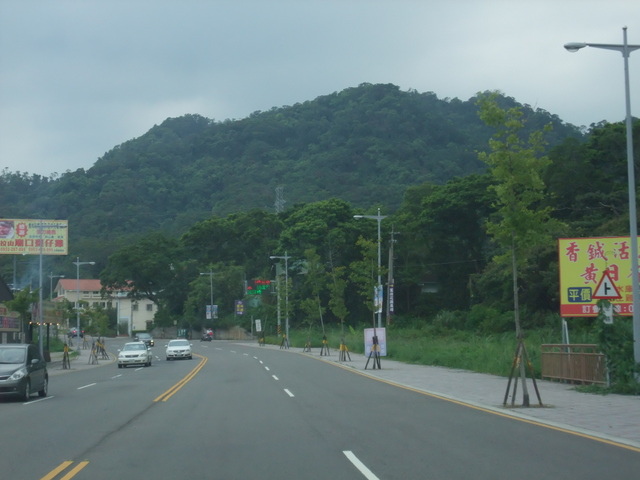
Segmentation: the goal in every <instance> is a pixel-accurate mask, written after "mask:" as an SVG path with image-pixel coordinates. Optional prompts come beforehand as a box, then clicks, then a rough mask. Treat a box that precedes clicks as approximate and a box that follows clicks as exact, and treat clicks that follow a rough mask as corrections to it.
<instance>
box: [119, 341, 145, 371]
mask: <svg viewBox="0 0 640 480" xmlns="http://www.w3.org/2000/svg"><path fill="white" fill-rule="evenodd" d="M152 358H153V355H152V354H151V348H150V347H148V346H147V344H146V343H144V342H129V343H125V344H124V346H123V347H122V349H120V350H118V368H123V367H126V366H128V365H144V366H145V367H150V366H151V359H152Z"/></svg>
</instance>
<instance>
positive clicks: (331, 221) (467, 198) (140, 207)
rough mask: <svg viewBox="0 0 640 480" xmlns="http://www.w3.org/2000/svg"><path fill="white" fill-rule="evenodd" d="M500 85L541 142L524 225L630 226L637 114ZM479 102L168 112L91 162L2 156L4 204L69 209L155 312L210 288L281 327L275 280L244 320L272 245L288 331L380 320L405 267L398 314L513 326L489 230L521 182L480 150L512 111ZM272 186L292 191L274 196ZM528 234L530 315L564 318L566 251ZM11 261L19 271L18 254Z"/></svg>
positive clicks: (363, 98) (102, 266) (524, 243)
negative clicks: (581, 123)
mask: <svg viewBox="0 0 640 480" xmlns="http://www.w3.org/2000/svg"><path fill="white" fill-rule="evenodd" d="M480 97H481V96H480ZM480 97H479V98H480ZM493 98H494V99H495V101H496V106H497V107H498V108H500V109H504V111H513V112H518V116H517V119H518V122H520V123H521V127H522V129H521V131H519V133H518V134H517V135H522V138H532V137H531V136H532V135H533V136H534V137H535V138H536V139H537V141H538V143H537V145H543V144H545V143H546V144H547V146H544V147H542V148H540V149H538V148H537V147H536V150H535V151H534V152H532V156H531V161H532V162H533V161H535V162H536V163H535V168H533V169H532V168H529V169H528V170H527V169H526V168H521V167H524V165H522V164H521V163H514V164H513V165H511V166H510V167H509V168H514V170H513V171H514V172H516V167H517V169H520V170H517V171H518V172H525V173H524V175H525V176H521V173H518V175H519V177H518V178H517V180H518V182H519V183H517V184H516V183H513V182H512V184H511V187H510V188H511V191H512V192H519V193H525V192H524V191H522V192H520V191H519V189H521V188H522V186H523V185H530V186H532V188H531V191H533V190H534V188H533V186H534V184H535V192H536V193H535V197H534V198H533V201H530V202H529V203H528V204H527V209H528V210H527V211H528V214H529V215H528V220H526V221H527V222H529V227H531V224H532V223H535V221H537V220H534V219H536V218H542V217H543V216H544V218H545V219H547V218H548V219H549V220H550V221H553V226H554V230H553V234H554V235H556V236H559V235H564V236H568V237H571V236H587V235H588V236H598V235H607V236H614V235H628V216H627V215H628V213H627V212H628V207H627V191H626V185H627V183H626V152H625V137H624V129H623V126H622V125H621V124H606V123H603V124H598V125H592V126H591V128H590V130H589V131H588V132H586V133H581V131H580V130H579V129H577V128H576V127H573V126H571V125H566V124H564V123H563V122H561V121H560V119H558V118H557V117H555V116H553V115H550V114H549V113H547V112H543V111H539V110H536V111H534V110H533V109H531V108H530V107H528V106H521V105H518V104H517V103H516V102H515V101H514V100H513V99H510V98H505V97H503V96H494V97H493ZM477 101H478V98H474V99H470V100H469V101H460V100H457V99H453V100H440V99H438V98H437V97H436V95H435V94H433V93H418V92H415V91H409V92H402V91H400V90H399V89H398V88H397V87H395V86H393V85H369V84H365V85H361V86H359V87H357V88H351V89H347V90H344V91H342V92H337V93H334V94H331V95H327V96H323V97H319V98H317V99H315V100H313V101H309V102H305V103H302V104H297V105H294V106H290V107H282V108H274V109H272V110H270V111H268V112H256V113H255V114H253V115H251V116H250V117H248V118H246V119H242V120H237V121H230V120H227V121H224V122H215V121H212V120H209V119H205V118H203V117H200V116H198V115H185V116H184V117H180V118H174V119H167V120H166V121H165V122H163V123H162V124H161V125H157V126H154V127H153V128H152V129H151V130H149V132H147V133H146V134H145V135H143V136H142V137H140V138H137V139H134V140H130V141H128V142H125V143H123V144H122V145H119V146H118V147H116V148H114V149H113V150H111V151H110V152H107V153H106V154H105V155H104V156H103V157H102V158H100V159H99V160H98V161H97V162H96V163H95V165H94V166H93V167H91V168H90V169H88V170H86V171H85V170H82V169H81V170H78V171H76V172H66V173H64V174H62V175H59V176H57V175H56V176H53V177H52V178H43V177H40V176H37V175H31V176H30V175H28V174H26V173H19V172H16V173H14V172H8V171H6V170H5V171H4V172H3V173H2V175H1V176H0V204H1V205H2V216H3V217H5V218H58V219H68V220H69V224H70V237H71V238H70V246H71V247H70V252H69V253H70V256H72V257H74V258H75V257H76V256H81V257H82V258H83V259H85V258H87V259H90V260H92V261H95V262H96V263H97V265H96V267H95V269H94V270H92V269H91V267H83V274H84V275H86V276H89V275H91V276H94V277H95V276H98V275H99V276H100V278H101V279H102V281H103V283H104V284H106V285H107V286H110V287H123V286H128V287H129V288H131V294H132V295H136V296H147V297H149V298H152V299H154V300H155V301H156V302H157V303H158V304H159V305H160V307H161V310H160V313H159V315H158V317H157V318H156V321H157V323H158V325H161V326H162V325H166V326H168V325H173V324H176V323H185V324H189V325H196V326H204V324H205V323H207V322H205V321H204V320H203V319H204V306H205V305H206V304H208V303H210V297H211V296H213V297H214V303H216V304H218V305H219V309H220V315H221V317H222V318H221V319H220V320H219V321H220V322H222V323H224V322H229V323H243V325H244V326H245V327H246V328H250V323H249V322H250V318H251V317H252V316H253V317H255V318H263V319H264V320H265V322H266V324H267V325H270V326H272V325H274V323H275V320H274V318H275V317H276V306H277V296H276V295H275V294H274V295H262V301H261V302H257V301H251V302H247V311H246V313H247V315H245V317H243V318H238V317H236V316H235V315H234V302H235V300H237V299H240V298H242V296H243V295H244V293H245V289H246V286H247V284H249V283H250V282H251V281H253V280H255V279H271V280H273V279H275V277H276V271H278V269H280V270H279V271H281V269H282V265H280V266H278V265H277V264H278V263H281V260H277V259H271V258H270V257H272V256H280V257H281V256H285V255H286V256H288V257H289V263H288V266H289V272H288V273H289V282H290V284H289V285H288V287H289V288H288V293H289V297H290V298H289V300H290V311H291V315H290V317H291V321H292V323H293V325H294V326H301V325H305V326H306V325H308V326H309V327H311V325H313V324H316V323H320V322H321V323H322V325H324V324H335V325H341V324H343V322H344V323H346V324H347V325H361V324H363V323H364V324H370V322H371V321H372V319H373V312H372V302H371V296H372V286H373V285H374V284H375V278H376V276H377V274H378V273H380V274H381V275H382V276H383V278H385V279H386V276H387V273H388V270H389V267H390V266H392V267H393V279H392V282H393V284H394V286H395V290H394V299H395V302H394V306H395V313H394V314H393V316H392V318H391V319H390V320H391V321H392V322H393V325H395V326H403V325H410V326H415V324H416V322H417V323H428V324H432V325H433V326H434V328H447V329H450V328H454V329H466V330H470V331H478V332H484V333H501V332H505V331H513V309H514V303H513V300H514V295H513V284H514V283H513V280H512V276H511V272H510V271H509V270H508V269H505V267H504V262H500V261H499V260H500V258H503V257H504V255H505V253H506V252H507V249H506V248H505V244H504V242H502V241H497V240H499V235H497V234H499V233H500V232H498V231H496V230H493V231H491V228H492V227H491V226H490V225H491V224H494V225H497V224H499V222H500V221H504V219H507V218H509V217H508V216H506V215H505V212H504V211H502V212H501V210H500V209H501V208H505V205H508V203H505V196H504V190H501V188H504V187H505V185H509V182H510V181H511V180H516V178H515V177H514V178H512V179H510V178H509V175H505V174H504V173H505V172H504V171H503V172H502V173H501V174H500V175H498V174H497V173H499V172H497V171H496V168H502V167H500V166H499V165H493V166H491V165H490V167H491V168H489V169H487V166H486V165H485V164H484V162H483V160H487V159H488V158H489V157H488V156H487V155H489V154H490V152H491V149H490V145H491V143H490V139H491V136H492V135H493V134H494V133H495V132H496V129H495V128H496V127H498V126H499V125H498V123H500V122H497V123H496V124H493V125H491V122H489V125H487V124H485V122H483V121H482V120H481V119H480V118H479V116H478V110H479V109H478V105H477ZM547 125H548V126H550V127H551V129H550V130H548V129H547ZM634 138H635V139H636V144H637V143H638V142H639V141H638V139H640V122H637V121H636V122H635V137H634ZM542 140H544V141H542ZM639 151H640V148H638V147H637V145H636V158H637V156H638V152H639ZM483 152H485V154H483ZM494 152H495V149H494ZM483 155H484V156H483ZM538 156H541V157H544V161H540V162H538V161H537V159H538V158H539V157H538ZM523 158H524V157H523ZM527 161H529V160H527ZM636 163H637V162H636ZM504 165H507V164H504ZM531 165H533V163H532V164H531ZM527 171H528V172H535V178H533V177H528V178H527V177H526V175H528V173H526V172H527ZM278 186H283V187H284V189H283V191H284V194H285V200H286V201H287V203H286V204H285V208H283V209H277V210H276V209H275V208H273V207H272V206H271V205H274V203H275V195H274V192H275V191H276V188H277V187H278ZM527 188H529V187H527ZM501 195H502V197H501ZM378 207H380V208H381V212H382V214H383V215H385V216H386V218H385V219H384V220H383V221H381V239H382V242H381V249H382V270H381V271H380V272H378V269H377V251H376V246H377V242H376V239H377V238H376V234H377V231H376V227H377V225H376V223H377V222H376V221H373V220H370V219H355V218H354V215H355V214H368V215H374V214H375V213H376V212H377V208H378ZM542 214H544V215H542ZM501 219H502V220H501ZM510 221H513V222H516V223H517V222H519V221H520V217H518V216H517V215H515V216H513V217H511V218H510ZM545 221H546V220H545ZM522 231H523V232H525V231H527V230H522ZM528 231H529V232H531V231H534V232H535V228H534V229H531V228H529V230H528ZM490 233H493V235H490ZM547 233H548V231H547ZM523 236H526V237H527V238H522V239H521V243H520V244H519V245H520V246H521V247H520V248H519V249H518V284H517V285H518V298H519V306H518V310H520V313H521V316H522V318H521V322H522V328H524V329H525V330H527V329H529V328H535V327H541V326H553V327H555V326H556V324H555V322H557V320H558V318H557V313H556V312H557V311H558V273H557V268H558V267H557V252H555V245H554V244H553V242H549V241H548V237H547V238H546V240H545V241H533V240H534V237H535V235H529V233H526V235H525V234H523ZM391 245H393V249H394V255H393V258H392V264H389V263H388V251H389V248H390V246H391ZM4 257H5V258H0V268H1V271H2V274H3V277H4V278H5V279H9V278H11V272H12V270H13V271H14V272H15V270H16V268H17V270H20V271H21V270H22V265H21V264H18V265H17V267H15V266H14V265H12V260H13V261H15V260H16V259H15V258H10V256H4ZM23 261H25V259H20V262H23ZM45 268H46V269H47V271H52V272H55V273H56V274H65V275H67V276H69V277H74V276H75V268H74V267H73V265H72V264H71V262H70V261H69V259H67V258H47V265H46V266H45ZM21 277H22V275H21V274H19V275H18V279H20V278H21ZM383 283H387V281H386V280H385V282H383ZM389 283H391V282H389ZM270 293H275V292H273V291H272V292H270Z"/></svg>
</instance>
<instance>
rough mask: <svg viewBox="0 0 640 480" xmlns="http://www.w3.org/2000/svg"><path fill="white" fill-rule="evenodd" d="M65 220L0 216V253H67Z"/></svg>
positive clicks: (66, 222)
mask: <svg viewBox="0 0 640 480" xmlns="http://www.w3.org/2000/svg"><path fill="white" fill-rule="evenodd" d="M68 227H69V226H68V221H67V220H29V219H22V218H0V255H1V254H5V255H40V254H42V255H67V253H68V244H69V237H68V231H69V228H68Z"/></svg>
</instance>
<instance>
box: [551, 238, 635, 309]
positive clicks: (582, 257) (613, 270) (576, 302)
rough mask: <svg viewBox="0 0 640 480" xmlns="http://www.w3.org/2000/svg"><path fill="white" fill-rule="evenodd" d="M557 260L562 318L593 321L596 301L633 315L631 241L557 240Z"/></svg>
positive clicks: (623, 239) (624, 239)
mask: <svg viewBox="0 0 640 480" xmlns="http://www.w3.org/2000/svg"><path fill="white" fill-rule="evenodd" d="M636 241H637V240H636ZM558 260H559V262H558V264H559V273H560V316H561V317H595V316H597V315H598V306H597V305H596V304H597V302H598V300H599V299H607V300H610V301H611V303H612V304H613V308H614V311H615V313H616V314H617V315H623V316H631V315H633V311H632V310H633V287H632V281H631V244H630V237H593V238H560V239H558Z"/></svg>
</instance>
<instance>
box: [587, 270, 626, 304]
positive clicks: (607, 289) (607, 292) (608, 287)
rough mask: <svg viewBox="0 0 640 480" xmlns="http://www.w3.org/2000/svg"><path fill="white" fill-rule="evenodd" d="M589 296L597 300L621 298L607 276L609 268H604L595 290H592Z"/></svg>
mask: <svg viewBox="0 0 640 480" xmlns="http://www.w3.org/2000/svg"><path fill="white" fill-rule="evenodd" d="M591 298H595V299H597V300H613V299H619V298H622V295H620V292H619V291H618V288H617V287H616V285H615V284H614V283H613V280H611V277H610V276H609V270H605V271H604V273H603V274H602V278H601V279H600V283H599V284H598V286H597V287H596V290H595V292H593V295H591Z"/></svg>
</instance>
